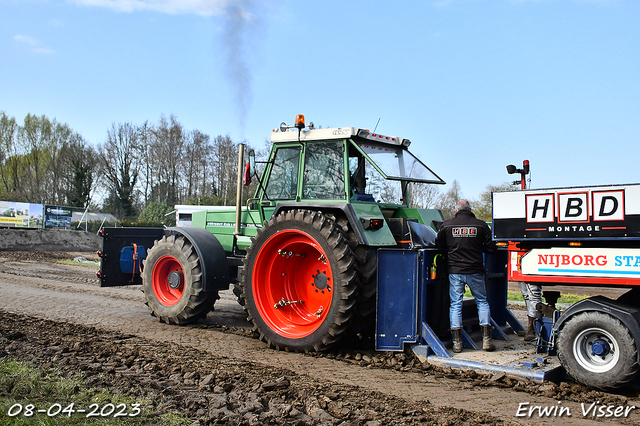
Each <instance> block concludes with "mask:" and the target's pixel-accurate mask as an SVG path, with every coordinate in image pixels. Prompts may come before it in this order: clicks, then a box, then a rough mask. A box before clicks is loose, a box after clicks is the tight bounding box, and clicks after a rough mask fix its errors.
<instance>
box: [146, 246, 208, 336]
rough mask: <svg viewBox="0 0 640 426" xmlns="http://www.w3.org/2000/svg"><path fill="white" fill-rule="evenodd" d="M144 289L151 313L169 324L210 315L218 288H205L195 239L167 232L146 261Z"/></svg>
mask: <svg viewBox="0 0 640 426" xmlns="http://www.w3.org/2000/svg"><path fill="white" fill-rule="evenodd" d="M143 266H144V269H143V272H142V290H143V291H144V295H145V299H146V300H145V303H146V305H147V306H148V307H149V312H150V313H151V315H153V316H156V317H158V319H159V320H160V321H162V322H165V323H167V324H188V323H192V322H195V321H197V320H198V319H200V318H204V317H205V316H207V313H208V312H209V311H211V310H212V309H213V304H214V302H215V301H216V299H218V292H217V291H215V292H205V291H204V290H203V283H202V272H201V263H200V259H199V258H198V254H197V253H196V251H195V250H194V248H193V246H192V245H191V243H190V242H189V241H188V240H187V239H185V238H184V237H181V236H176V235H169V236H163V237H162V239H161V240H159V241H156V242H155V244H154V245H153V247H152V248H151V250H149V253H148V255H147V258H146V259H145V261H144V264H143Z"/></svg>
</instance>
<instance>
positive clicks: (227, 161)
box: [212, 135, 238, 205]
mask: <svg viewBox="0 0 640 426" xmlns="http://www.w3.org/2000/svg"><path fill="white" fill-rule="evenodd" d="M213 151H214V155H215V160H214V164H215V169H214V179H215V180H214V185H213V187H214V193H213V194H212V195H215V196H217V197H220V198H222V199H223V200H224V204H225V205H226V204H228V203H229V202H230V201H231V200H233V199H235V187H236V186H235V181H236V174H237V170H236V167H237V166H236V165H237V158H238V146H237V145H236V144H234V143H233V141H232V140H231V138H230V137H229V135H227V136H217V137H216V138H215V139H214V141H213Z"/></svg>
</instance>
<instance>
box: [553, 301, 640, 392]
mask: <svg viewBox="0 0 640 426" xmlns="http://www.w3.org/2000/svg"><path fill="white" fill-rule="evenodd" d="M556 347H557V351H558V358H559V359H560V362H561V363H562V366H563V367H564V368H565V370H566V371H567V373H568V374H569V375H570V376H571V377H573V379H574V380H575V381H577V382H578V383H582V384H583V385H585V386H589V387H593V388H597V389H602V390H609V389H616V388H620V387H622V386H624V385H625V384H627V383H629V382H630V381H631V380H633V378H634V377H635V376H636V375H637V374H638V370H639V366H638V351H637V348H636V344H635V341H634V340H633V336H632V335H631V333H630V332H629V329H628V328H627V327H626V326H625V325H624V324H623V323H622V322H620V320H618V319H617V318H615V317H613V316H611V315H609V314H606V313H603V312H582V313H579V314H576V315H575V316H573V317H572V318H570V319H568V320H567V321H566V322H565V323H564V324H563V325H562V326H561V328H560V330H558V336H557V345H556Z"/></svg>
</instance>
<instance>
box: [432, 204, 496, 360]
mask: <svg viewBox="0 0 640 426" xmlns="http://www.w3.org/2000/svg"><path fill="white" fill-rule="evenodd" d="M436 245H437V246H438V247H439V248H441V249H443V250H447V256H448V259H449V271H448V272H449V297H450V299H451V305H450V306H449V321H450V327H451V334H452V336H453V351H454V352H461V351H462V334H461V333H462V299H463V296H464V287H465V284H466V285H467V286H469V289H470V290H471V294H472V295H473V297H474V298H475V299H476V305H477V307H478V318H479V320H480V326H481V327H482V349H484V350H485V351H492V350H494V349H495V347H494V345H493V343H492V342H491V331H492V330H493V328H492V327H491V312H490V309H489V303H488V302H487V291H486V288H485V285H484V273H485V270H484V261H483V256H482V255H483V253H491V252H494V251H495V250H496V245H495V242H494V241H492V239H491V229H490V228H489V226H488V225H487V224H486V222H484V221H482V220H480V219H477V218H476V216H475V215H474V214H473V213H472V212H471V206H470V205H469V202H468V201H467V200H460V201H458V203H457V204H456V215H455V217H454V218H452V219H449V220H446V221H445V222H444V223H443V224H442V226H441V227H440V230H439V231H438V237H437V238H436Z"/></svg>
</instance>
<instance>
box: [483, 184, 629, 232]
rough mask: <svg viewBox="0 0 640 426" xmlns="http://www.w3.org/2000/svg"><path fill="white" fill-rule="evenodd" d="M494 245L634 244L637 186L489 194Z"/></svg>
mask: <svg viewBox="0 0 640 426" xmlns="http://www.w3.org/2000/svg"><path fill="white" fill-rule="evenodd" d="M492 196H493V224H492V229H493V237H494V239H496V240H511V241H519V240H523V239H548V238H564V239H581V238H612V237H613V238H633V239H640V184H634V185H616V186H599V187H582V188H554V189H541V190H526V191H510V192H495V193H493V194H492Z"/></svg>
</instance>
